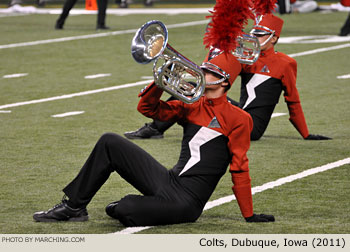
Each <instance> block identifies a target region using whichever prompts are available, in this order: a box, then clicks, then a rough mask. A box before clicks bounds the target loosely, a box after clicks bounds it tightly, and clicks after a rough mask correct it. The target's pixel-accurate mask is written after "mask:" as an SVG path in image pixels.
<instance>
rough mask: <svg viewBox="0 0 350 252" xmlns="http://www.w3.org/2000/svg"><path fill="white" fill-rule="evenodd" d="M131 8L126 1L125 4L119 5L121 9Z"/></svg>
mask: <svg viewBox="0 0 350 252" xmlns="http://www.w3.org/2000/svg"><path fill="white" fill-rule="evenodd" d="M128 7H129V5H128V3H127V2H126V1H125V2H121V3H120V4H119V8H125V9H126V8H128Z"/></svg>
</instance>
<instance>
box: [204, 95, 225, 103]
mask: <svg viewBox="0 0 350 252" xmlns="http://www.w3.org/2000/svg"><path fill="white" fill-rule="evenodd" d="M225 101H226V102H227V94H226V93H225V94H224V95H222V96H220V97H218V98H207V97H206V96H204V103H205V104H208V105H218V104H221V103H224V102H225Z"/></svg>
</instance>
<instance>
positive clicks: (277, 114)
mask: <svg viewBox="0 0 350 252" xmlns="http://www.w3.org/2000/svg"><path fill="white" fill-rule="evenodd" d="M284 115H287V113H273V114H272V115H271V118H274V117H278V116H284Z"/></svg>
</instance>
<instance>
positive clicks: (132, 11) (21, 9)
mask: <svg viewBox="0 0 350 252" xmlns="http://www.w3.org/2000/svg"><path fill="white" fill-rule="evenodd" d="M210 10H212V7H210V8H127V9H123V8H108V9H107V11H106V12H107V14H108V15H117V16H126V15H136V14H137V15H140V14H146V15H147V14H148V15H151V14H166V15H178V14H209V11H210ZM0 13H3V14H12V13H14V14H17V13H22V14H54V15H59V14H61V13H62V8H44V9H42V8H36V7H34V6H21V5H14V6H11V7H9V8H7V9H3V8H0ZM95 14H97V11H95V10H86V9H81V8H73V9H72V10H71V11H70V12H69V15H95Z"/></svg>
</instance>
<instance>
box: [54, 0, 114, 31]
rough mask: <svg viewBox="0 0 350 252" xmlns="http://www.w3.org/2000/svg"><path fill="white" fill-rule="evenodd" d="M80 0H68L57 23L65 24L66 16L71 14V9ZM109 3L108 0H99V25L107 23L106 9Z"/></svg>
mask: <svg viewBox="0 0 350 252" xmlns="http://www.w3.org/2000/svg"><path fill="white" fill-rule="evenodd" d="M77 1H78V0H66V1H65V3H64V5H63V9H62V13H61V15H60V17H59V18H58V20H57V24H59V25H61V26H63V25H64V22H65V20H66V18H67V17H68V15H69V12H70V10H71V9H72V8H73V7H74V5H75V4H76V3H77ZM107 5H108V0H97V7H98V13H97V26H104V25H105V19H106V9H107Z"/></svg>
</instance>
